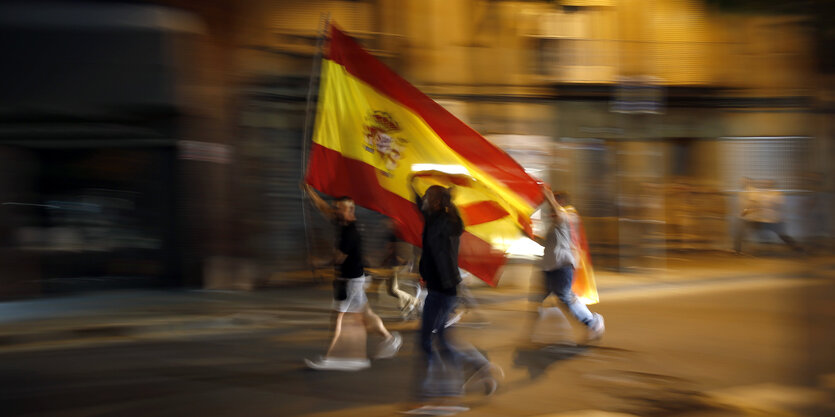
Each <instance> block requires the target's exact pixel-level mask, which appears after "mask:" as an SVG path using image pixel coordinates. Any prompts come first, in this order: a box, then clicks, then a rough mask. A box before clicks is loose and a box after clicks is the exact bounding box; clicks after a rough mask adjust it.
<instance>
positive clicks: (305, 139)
mask: <svg viewBox="0 0 835 417" xmlns="http://www.w3.org/2000/svg"><path fill="white" fill-rule="evenodd" d="M329 25H330V13H322V15H321V17H320V20H319V33H318V36H317V38H316V53H315V54H314V55H313V64H312V66H311V70H310V81H309V82H308V86H307V106H306V108H305V114H304V131H303V133H302V170H301V181H304V177H305V175H307V158H308V152H307V150H308V148H309V146H310V142H311V141H312V140H313V138H312V137H311V136H312V132H311V125H312V124H313V108H314V107H313V90H314V89H315V88H316V87H317V85H318V84H317V82H316V80H317V79H318V78H319V77H318V76H319V69H320V67H321V64H322V45H323V44H324V41H325V38H326V37H327V36H328V27H329ZM307 199H308V196H307V193H304V192H303V193H302V222H303V223H304V244H305V248H306V250H307V262H308V266H309V267H310V273H311V275H312V276H313V277H314V278H316V279H317V280H318V281H321V280H322V277H320V276H319V275H318V274H317V273H316V267H315V266H314V265H313V256H312V253H311V248H310V241H311V238H310V227H308V220H307V217H308V214H307V210H308V204H307Z"/></svg>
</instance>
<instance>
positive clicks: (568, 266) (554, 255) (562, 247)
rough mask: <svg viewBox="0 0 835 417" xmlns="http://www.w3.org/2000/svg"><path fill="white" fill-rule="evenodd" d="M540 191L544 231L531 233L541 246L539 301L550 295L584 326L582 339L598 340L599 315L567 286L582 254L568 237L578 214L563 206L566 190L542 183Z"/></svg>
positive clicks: (600, 331) (600, 329) (574, 229)
mask: <svg viewBox="0 0 835 417" xmlns="http://www.w3.org/2000/svg"><path fill="white" fill-rule="evenodd" d="M542 193H543V194H544V196H545V199H546V200H547V201H548V204H549V206H550V207H549V219H550V222H549V224H548V226H547V230H548V232H547V233H546V234H545V236H544V237H541V236H535V237H536V241H537V243H539V244H540V245H542V246H543V247H544V251H543V254H542V261H541V267H542V270H543V272H544V274H545V294H544V296H543V297H542V300H543V301H544V300H545V299H546V298H548V296H550V295H551V294H554V295H555V296H556V297H557V299H559V300H560V302H561V303H562V304H563V305H565V307H566V308H567V309H568V311H569V312H570V313H571V315H572V316H573V317H574V318H575V319H576V320H577V321H579V322H580V323H582V324H583V325H584V326H586V328H587V336H586V341H587V342H590V341H595V340H598V339H600V338H601V337H603V333H604V332H605V326H604V324H603V316H601V315H600V314H598V313H592V312H591V311H589V308H588V307H587V306H586V304H585V303H583V302H582V301H580V300H579V299H578V298H577V295H576V294H575V293H574V291H572V289H571V286H572V283H573V281H574V271H575V267H577V265H578V264H579V262H580V259H581V256H583V255H582V254H581V253H579V250H580V248H578V247H577V243H576V242H575V239H573V238H572V234H576V233H577V230H578V229H579V221H580V219H579V215H577V212H576V210H573V209H567V208H566V207H565V206H567V205H568V194H567V193H565V192H552V191H551V189H550V187H548V186H547V185H546V184H543V185H542ZM542 313H543V311H542V310H540V314H542Z"/></svg>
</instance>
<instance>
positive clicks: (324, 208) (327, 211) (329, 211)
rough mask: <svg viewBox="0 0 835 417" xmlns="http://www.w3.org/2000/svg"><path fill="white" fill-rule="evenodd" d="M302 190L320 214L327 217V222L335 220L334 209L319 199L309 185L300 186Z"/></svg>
mask: <svg viewBox="0 0 835 417" xmlns="http://www.w3.org/2000/svg"><path fill="white" fill-rule="evenodd" d="M301 188H302V190H304V192H305V193H307V195H308V196H309V197H310V200H311V201H312V202H313V205H314V206H315V207H316V208H317V209H318V210H319V211H320V212H321V213H322V215H323V216H325V217H327V218H328V220H336V209H334V208H333V206H331V205H330V204H328V203H327V201H325V200H323V199H322V197H319V194H317V193H316V191H315V190H314V189H313V187H311V186H310V184H307V183H302V184H301Z"/></svg>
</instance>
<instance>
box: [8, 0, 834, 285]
mask: <svg viewBox="0 0 835 417" xmlns="http://www.w3.org/2000/svg"><path fill="white" fill-rule="evenodd" d="M325 16H327V18H329V19H330V21H333V22H336V23H337V24H339V25H340V26H341V27H342V28H343V29H345V30H346V31H347V32H349V33H350V34H351V35H352V36H354V37H356V38H358V39H359V40H360V41H361V42H362V43H363V44H364V45H365V46H366V47H367V48H368V49H369V50H370V51H371V52H372V53H373V54H375V55H376V56H378V57H379V58H380V59H382V60H383V61H384V62H385V63H386V64H388V65H389V66H391V67H392V68H393V69H394V70H395V71H396V72H398V73H399V74H401V75H402V76H403V77H404V78H406V79H407V80H409V81H410V82H412V83H413V84H415V85H416V86H417V87H418V88H420V89H421V90H422V91H424V92H425V93H427V94H429V95H430V96H431V97H433V98H434V99H436V100H438V101H439V102H440V103H441V104H442V105H444V106H445V107H446V108H447V109H449V110H450V111H451V112H452V113H454V114H455V115H456V116H458V117H459V118H461V119H462V120H464V121H465V122H467V123H469V124H470V125H471V126H472V127H473V128H475V129H476V130H478V131H479V132H481V133H482V134H484V135H485V136H487V137H488V138H489V139H491V140H493V141H494V142H495V143H497V144H499V145H500V146H502V147H503V148H504V149H506V150H507V151H508V152H509V153H510V154H511V155H513V156H514V157H516V158H517V160H519V161H520V163H522V164H523V165H524V166H525V167H526V168H527V169H529V170H530V172H531V173H532V174H534V175H536V176H538V177H541V178H543V179H547V180H549V181H550V182H551V183H552V184H553V186H554V187H555V188H559V189H564V190H566V191H568V192H569V193H570V194H571V195H572V196H573V200H574V203H575V205H576V206H577V208H578V209H579V211H580V213H581V214H582V215H583V216H584V219H585V223H586V229H587V233H588V234H589V241H590V244H591V247H592V251H593V256H594V258H595V262H596V264H597V265H598V267H606V268H612V269H617V270H621V271H624V270H626V271H628V270H636V271H640V270H642V269H644V268H663V267H664V262H665V260H666V259H667V258H668V256H670V255H671V254H674V253H684V252H689V251H710V250H730V249H731V248H732V240H733V234H734V230H735V226H736V224H735V221H736V218H737V216H738V213H739V211H740V207H739V193H740V191H741V186H742V185H741V184H742V178H743V177H750V178H754V179H762V180H774V181H776V182H777V188H778V189H779V190H780V191H781V192H782V193H783V195H784V196H785V198H786V207H785V210H784V218H785V221H786V224H787V228H788V233H789V234H790V235H792V236H794V237H795V238H796V239H798V240H799V241H800V242H801V243H805V244H807V245H815V247H824V248H825V247H827V246H825V245H827V244H828V242H829V241H830V239H831V238H832V233H833V214H834V213H833V197H832V195H833V188H835V183H833V175H832V174H833V168H832V164H831V161H832V160H833V156H835V147H833V134H835V125H833V118H832V113H833V110H834V109H835V107H833V103H835V95H833V91H835V89H833V86H835V84H833V71H835V63H834V62H833V57H834V56H835V54H833V52H832V50H833V48H831V44H832V42H833V40H835V38H834V37H833V29H832V27H831V24H830V22H831V21H832V20H833V17H835V16H833V7H832V2H830V1H799V2H772V1H767V2H765V1H751V0H712V1H696V0H623V1H616V0H563V1H499V0H494V1H488V0H369V1H361V0H353V1H350V0H305V1H295V0H286V1H275V0H273V1H266V0H252V1H232V0H204V1H196V0H194V1H188V0H171V1H163V0H159V1H147V2H138V1H131V2H124V1H119V2H117V1H97V2H77V1H73V2H62V1H50V2H44V1H28V2H17V3H15V2H12V3H7V4H4V5H2V6H0V45H2V49H0V50H2V51H4V57H3V59H2V60H0V82H2V84H3V86H2V88H0V170H2V175H0V203H2V205H0V210H2V211H3V214H2V216H0V230H2V233H1V234H0V239H2V249H0V261H1V262H2V264H3V265H4V272H3V273H2V277H0V296H19V295H26V294H39V293H49V292H56V291H65V290H74V289H91V288H114V287H116V288H118V287H146V286H190V287H208V288H253V287H259V286H266V285H279V284H281V283H283V282H291V281H293V279H294V278H293V277H294V276H296V275H294V272H293V271H304V270H306V269H307V268H308V262H307V257H308V253H312V254H313V255H314V257H315V258H316V259H317V260H318V261H319V262H325V259H327V257H328V256H329V255H328V254H329V245H330V242H331V238H332V235H331V234H330V233H331V232H330V231H329V228H328V225H327V224H325V223H324V222H323V220H322V219H320V218H318V217H316V215H315V214H313V213H311V212H309V210H305V209H303V207H304V206H303V204H302V201H301V193H300V192H299V188H298V183H299V181H300V179H301V176H302V174H301V171H302V159H303V149H302V143H303V133H304V132H305V123H306V121H307V122H310V120H309V118H306V115H307V114H308V112H307V109H308V106H307V96H308V91H309V87H310V85H311V74H312V68H313V65H314V57H315V56H316V51H317V48H316V45H317V38H318V35H319V31H320V29H321V28H322V27H323V21H324V18H325ZM314 75H316V74H314ZM313 81H314V85H315V83H316V80H315V77H314V80H313ZM314 92H315V90H314ZM314 99H315V96H314ZM308 127H309V125H308ZM362 220H363V221H364V223H365V224H366V225H368V226H373V225H374V224H375V222H377V221H378V220H379V216H376V215H374V214H373V213H368V212H363V213H362ZM305 225H308V226H309V227H305ZM306 233H307V236H306ZM365 233H366V236H367V238H366V239H367V245H368V246H369V248H375V247H379V246H380V245H381V243H382V242H383V240H384V236H383V233H384V232H383V230H382V228H381V227H366V230H365ZM305 237H307V238H305ZM769 238H770V237H769ZM766 241H767V239H766ZM369 252H370V255H372V256H375V251H373V250H370V251H369ZM522 255H524V254H522ZM375 261H376V259H373V258H372V259H369V262H370V263H371V264H373V263H374V262H375ZM302 274H304V273H302ZM306 274H307V275H305V277H306V278H305V279H309V273H306Z"/></svg>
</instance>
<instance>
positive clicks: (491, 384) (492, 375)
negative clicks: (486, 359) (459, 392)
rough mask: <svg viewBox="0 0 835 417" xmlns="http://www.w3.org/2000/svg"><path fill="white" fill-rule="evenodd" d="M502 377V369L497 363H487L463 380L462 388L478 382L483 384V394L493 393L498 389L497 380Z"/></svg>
mask: <svg viewBox="0 0 835 417" xmlns="http://www.w3.org/2000/svg"><path fill="white" fill-rule="evenodd" d="M500 379H504V370H502V368H501V367H499V366H498V365H495V364H493V363H488V364H487V365H484V366H482V367H481V368H479V369H478V370H477V371H475V372H474V373H473V374H472V375H471V376H470V377H469V378H468V379H467V381H466V382H464V389H465V390H466V387H467V386H469V385H471V384H473V383H476V382H479V383H482V384H484V395H487V396H490V395H493V394H494V393H495V392H496V390H497V389H499V380H500Z"/></svg>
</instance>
